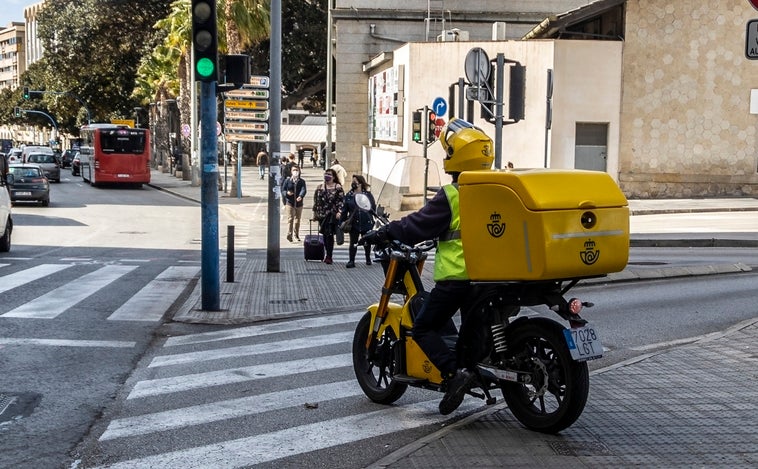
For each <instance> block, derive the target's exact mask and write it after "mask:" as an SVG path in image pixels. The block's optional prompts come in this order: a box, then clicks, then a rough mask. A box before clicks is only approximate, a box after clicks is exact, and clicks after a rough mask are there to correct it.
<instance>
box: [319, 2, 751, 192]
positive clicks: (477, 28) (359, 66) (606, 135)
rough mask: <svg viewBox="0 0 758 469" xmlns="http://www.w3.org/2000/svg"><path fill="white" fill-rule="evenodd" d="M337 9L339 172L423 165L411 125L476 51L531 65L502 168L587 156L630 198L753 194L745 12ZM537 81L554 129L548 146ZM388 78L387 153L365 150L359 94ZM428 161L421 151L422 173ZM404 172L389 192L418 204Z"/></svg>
mask: <svg viewBox="0 0 758 469" xmlns="http://www.w3.org/2000/svg"><path fill="white" fill-rule="evenodd" d="M335 3H336V4H335V8H334V10H333V24H334V30H335V32H334V37H335V40H334V56H335V82H336V88H335V105H336V116H337V117H336V127H337V131H336V135H337V153H338V155H339V158H340V161H341V162H342V163H343V164H344V165H346V166H347V167H348V171H364V172H366V173H369V175H370V176H372V174H371V173H372V170H373V169H378V174H375V175H374V177H378V178H379V179H382V178H383V177H385V176H386V175H387V171H388V169H387V167H388V164H389V163H392V164H395V163H396V162H397V161H399V160H401V159H403V158H404V157H405V156H420V155H421V150H420V146H419V145H414V144H413V142H411V141H410V137H409V135H410V131H411V130H410V112H411V111H412V110H413V109H415V108H417V107H418V106H419V105H420V104H421V105H423V104H426V103H429V104H431V100H432V99H434V97H435V96H446V87H445V86H444V85H445V84H446V83H450V81H451V78H455V77H458V76H460V75H462V72H461V63H462V61H463V57H462V56H465V54H466V53H467V51H469V50H470V49H471V48H472V47H474V46H479V47H482V48H484V49H487V50H488V51H489V52H490V56H491V57H493V54H495V53H497V52H507V54H510V56H509V58H514V57H516V58H520V60H525V61H526V62H528V63H527V85H526V118H525V120H524V121H521V122H519V123H517V124H514V125H512V126H507V129H506V130H505V131H504V139H503V140H504V141H507V142H508V144H509V145H510V146H509V148H508V149H506V148H504V149H503V150H504V151H503V153H504V155H506V156H504V161H503V164H504V163H505V161H509V160H511V158H510V157H509V156H507V155H508V151H511V152H512V153H511V155H513V154H514V153H513V152H515V155H516V156H515V157H514V158H513V159H515V160H516V161H515V163H517V165H520V166H529V167H534V166H542V165H544V164H545V163H543V164H540V161H544V162H547V166H551V167H586V158H587V155H590V156H591V157H594V158H595V159H597V158H598V156H600V157H602V158H604V159H605V160H606V161H605V165H604V166H605V168H604V169H605V170H606V171H608V172H609V174H611V176H613V177H614V178H615V179H617V180H618V182H619V184H620V185H621V187H622V189H623V190H624V192H625V193H626V194H627V196H629V197H696V196H730V195H735V196H736V195H753V194H755V193H756V192H757V190H756V188H758V185H757V183H758V141H757V139H756V131H755V123H756V122H755V119H756V117H755V115H756V114H758V77H757V76H756V74H754V73H752V69H751V67H753V66H758V62H756V61H754V60H752V59H754V58H758V49H757V50H754V52H753V53H751V52H750V45H751V44H750V39H751V38H752V40H753V42H756V44H755V45H754V46H755V47H758V11H757V10H755V9H754V8H753V6H752V5H751V2H749V1H748V0H744V1H742V0H717V1H714V2H709V3H707V4H703V3H702V2H694V1H692V0H682V1H679V2H667V1H664V0H628V1H625V0H599V1H596V2H536V1H535V2H504V1H492V2H488V1H483V2H451V1H448V2H444V4H443V2H431V1H423V2H422V1H419V2H414V1H410V0H409V1H405V2H394V1H388V2H382V3H381V5H378V6H377V5H373V4H372V3H371V2H368V1H367V2H360V1H352V2H348V1H344V2H343V1H340V0H335ZM440 5H442V12H443V14H435V11H439V10H435V8H437V7H439V6H440ZM433 7H434V8H433ZM464 9H465V10H464ZM524 12H528V13H524ZM754 20H755V21H754ZM751 26H752V28H754V29H753V30H751V29H750V27H751ZM438 37H439V38H440V39H441V40H442V41H441V42H437V39H438ZM464 41H468V43H463V44H461V43H462V42H464ZM405 43H411V44H410V45H406V46H403V44H405ZM517 43H531V44H532V45H525V44H521V45H518V44H517ZM593 43H594V44H596V45H591V44H593ZM602 43H605V45H603V44H602ZM611 43H613V44H614V45H611ZM751 54H755V56H751ZM577 60H579V61H580V62H579V63H581V61H584V63H583V66H584V67H585V68H584V69H577V67H576V66H572V64H571V62H572V61H573V62H574V65H576V63H577V62H576V61H577ZM401 69H402V72H400V70H401ZM548 69H552V70H553V71H554V73H555V82H554V83H555V93H554V95H553V97H552V101H553V102H552V105H553V108H552V110H553V123H554V125H553V126H552V128H551V129H549V131H548V132H545V130H544V122H545V120H546V119H545V118H546V112H545V107H546V103H545V101H546V92H545V87H546V79H545V71H546V70H548ZM387 70H394V71H395V72H391V73H399V74H400V75H401V76H402V78H401V80H402V81H401V83H402V92H401V93H398V94H397V96H395V98H396V100H397V101H396V103H395V105H396V107H397V108H398V109H399V110H397V111H396V112H397V114H398V115H397V122H398V129H397V132H398V133H399V137H393V138H394V140H393V139H392V138H390V139H386V138H385V139H384V140H382V139H376V138H372V136H371V132H372V128H371V126H372V123H371V122H370V121H371V119H372V114H371V112H372V111H371V102H370V96H371V94H370V93H368V92H367V91H368V90H369V87H370V86H371V83H372V82H371V80H372V76H376V75H377V74H381V73H384V72H385V71H387ZM567 84H571V86H570V87H566V85H567ZM587 85H589V86H590V87H595V88H596V89H597V90H598V91H599V92H601V93H600V94H599V95H598V96H602V99H601V100H598V99H597V98H596V97H594V96H592V95H590V96H588V95H587ZM419 96H420V98H419ZM614 96H616V98H614ZM614 99H616V101H615V102H614V101H613V100H614ZM593 107H594V108H595V109H593ZM572 108H574V109H576V112H575V113H574V114H572V111H571V110H572ZM477 119H478V118H476V119H475V120H477ZM480 124H481V125H482V127H483V128H485V130H487V131H488V133H489V132H490V129H491V127H490V128H487V127H486V126H487V125H488V124H486V123H483V122H482V121H481V120H479V121H478V122H477V125H480ZM540 126H541V127H542V128H541V129H540ZM509 134H510V135H509ZM514 145H515V146H514ZM436 147H439V145H436ZM598 149H600V150H598ZM439 151H441V150H440V149H439V148H435V146H432V147H430V148H429V154H430V157H431V158H432V160H433V161H435V160H437V161H438V160H439ZM543 154H544V156H543ZM543 158H544V159H543ZM378 161H382V162H383V163H382V164H380V165H377V164H376V163H377V162H378ZM388 162H389V163H388ZM415 169H416V168H409V169H408V171H406V173H407V174H409V175H408V176H407V177H406V180H404V181H400V182H398V184H399V187H400V188H401V190H400V192H403V190H405V191H406V192H407V193H413V192H418V190H417V189H414V188H413V186H414V185H415V186H418V182H417V181H416V182H413V180H414V179H418V177H419V176H418V174H419V172H418V171H416V170H415ZM374 172H376V171H374Z"/></svg>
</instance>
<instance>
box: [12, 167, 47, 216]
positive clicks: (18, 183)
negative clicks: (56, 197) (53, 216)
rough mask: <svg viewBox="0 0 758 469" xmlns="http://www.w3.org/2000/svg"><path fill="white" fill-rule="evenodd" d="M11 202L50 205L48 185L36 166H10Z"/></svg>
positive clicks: (40, 170)
mask: <svg viewBox="0 0 758 469" xmlns="http://www.w3.org/2000/svg"><path fill="white" fill-rule="evenodd" d="M9 174H10V180H9V181H8V186H9V187H10V195H11V202H17V201H30V202H40V203H42V205H44V206H45V207H47V206H48V205H50V183H49V182H48V180H47V178H46V177H45V174H44V173H43V172H42V168H40V167H39V165H36V164H29V163H27V164H11V165H10V168H9Z"/></svg>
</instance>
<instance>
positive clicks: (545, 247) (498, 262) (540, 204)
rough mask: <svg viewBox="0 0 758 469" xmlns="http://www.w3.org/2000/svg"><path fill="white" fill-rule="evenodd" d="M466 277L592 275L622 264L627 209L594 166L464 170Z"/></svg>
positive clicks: (625, 257) (626, 252) (461, 183)
mask: <svg viewBox="0 0 758 469" xmlns="http://www.w3.org/2000/svg"><path fill="white" fill-rule="evenodd" d="M458 184H459V191H460V210H461V239H462V240H463V250H464V254H465V258H466V268H467V269H468V272H469V275H470V276H471V279H472V280H545V279H572V278H582V277H595V276H599V275H604V274H607V273H611V272H618V271H621V270H623V269H624V267H625V266H626V263H627V260H628V258H629V207H628V203H627V200H626V197H624V194H623V193H622V192H621V190H620V189H619V187H618V185H616V183H615V181H613V179H612V178H611V177H610V176H609V175H608V174H606V173H603V172H599V171H582V170H557V169H523V170H510V171H470V172H469V171H467V172H464V173H461V175H460V176H459V178H458Z"/></svg>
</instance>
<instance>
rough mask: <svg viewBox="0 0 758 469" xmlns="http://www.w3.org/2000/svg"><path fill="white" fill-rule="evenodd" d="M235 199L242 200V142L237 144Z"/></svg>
mask: <svg viewBox="0 0 758 469" xmlns="http://www.w3.org/2000/svg"><path fill="white" fill-rule="evenodd" d="M237 198H238V199H241V198H242V142H237Z"/></svg>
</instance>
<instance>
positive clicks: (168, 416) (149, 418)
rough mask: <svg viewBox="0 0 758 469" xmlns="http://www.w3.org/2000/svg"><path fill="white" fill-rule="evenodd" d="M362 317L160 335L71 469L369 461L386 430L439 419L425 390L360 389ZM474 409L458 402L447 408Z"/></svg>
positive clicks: (380, 450)
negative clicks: (384, 399) (377, 397)
mask: <svg viewBox="0 0 758 469" xmlns="http://www.w3.org/2000/svg"><path fill="white" fill-rule="evenodd" d="M362 314H363V313H362V312H360V313H344V314H335V315H330V316H323V317H309V318H303V319H294V320H289V321H285V322H277V323H266V324H260V325H253V326H244V327H239V328H235V329H229V330H222V331H213V332H205V333H197V334H189V335H184V336H176V337H169V338H168V339H167V340H166V342H165V343H164V344H163V346H162V347H161V348H160V350H159V351H158V353H157V354H156V355H155V356H154V357H152V359H151V360H150V362H149V363H148V364H147V365H146V366H145V367H144V368H143V369H141V370H139V371H138V372H137V374H136V375H135V379H134V380H133V381H132V383H131V384H132V387H131V389H130V390H129V392H128V395H126V397H125V399H124V402H123V405H121V406H120V409H119V413H118V415H115V418H113V419H111V420H110V421H108V422H107V426H105V425H103V427H105V428H104V430H103V431H102V433H101V434H100V436H99V438H97V442H91V443H90V444H91V446H92V447H93V448H96V450H95V449H93V450H92V452H91V453H89V452H88V451H84V453H83V454H84V458H83V461H82V462H83V464H82V465H80V467H97V468H138V467H162V468H188V467H249V466H253V465H256V464H264V465H265V464H268V466H266V467H307V466H313V465H320V466H321V465H323V466H328V467H335V468H339V467H363V466H365V465H368V464H371V463H373V462H375V461H376V460H379V459H380V458H381V457H382V456H384V455H386V454H387V453H388V452H389V451H390V450H388V449H387V448H386V446H387V445H386V441H387V440H386V438H389V435H397V434H398V433H399V432H403V431H405V430H411V429H417V428H419V427H422V426H427V425H435V424H436V425H440V424H442V423H444V422H445V421H446V420H447V417H443V416H441V415H440V414H439V413H438V410H437V406H438V403H439V398H440V397H441V396H440V395H439V394H436V393H434V392H421V391H416V390H409V391H408V392H406V394H405V395H404V396H403V397H402V398H401V399H400V400H398V401H397V402H396V403H395V404H394V405H392V406H383V405H379V404H374V403H372V402H371V401H369V400H368V398H366V397H365V396H364V395H363V392H362V391H361V389H360V386H359V385H358V383H357V381H356V380H355V377H354V374H353V369H352V358H351V342H352V336H353V330H354V327H355V324H356V323H357V321H358V320H359V318H360V317H361V315H362ZM480 405H481V402H480V401H477V400H475V399H466V400H465V401H464V404H463V406H462V407H461V409H460V410H459V411H458V414H459V415H460V413H465V412H470V411H472V410H474V409H475V408H477V407H478V406H480ZM455 415H456V414H453V415H452V416H451V417H454V416H455ZM432 428H434V427H432ZM377 437H384V438H377ZM353 444H355V445H360V447H361V448H362V449H363V450H362V451H361V452H357V453H356V452H355V451H354V450H351V445H353ZM367 448H369V449H368V450H367ZM373 449H375V450H376V452H373ZM395 449H396V448H395ZM314 452H317V453H318V457H319V458H320V459H318V461H319V463H318V464H316V463H314V459H311V458H313V457H314V456H313V454H312V453H314ZM89 458H92V459H89ZM354 458H358V459H354Z"/></svg>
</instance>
